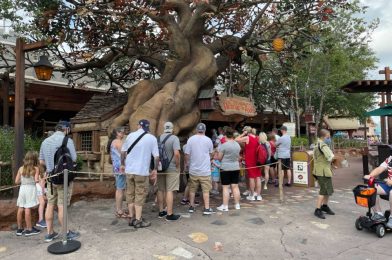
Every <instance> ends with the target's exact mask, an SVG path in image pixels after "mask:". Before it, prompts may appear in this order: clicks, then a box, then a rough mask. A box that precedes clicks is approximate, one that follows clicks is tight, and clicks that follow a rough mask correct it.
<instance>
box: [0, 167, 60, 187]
mask: <svg viewBox="0 0 392 260" xmlns="http://www.w3.org/2000/svg"><path fill="white" fill-rule="evenodd" d="M63 173H64V172H59V173H56V174H55V175H52V176H47V177H44V178H42V179H43V180H49V179H51V178H54V177H57V176H59V175H61V174H63ZM34 184H35V183H34ZM20 186H22V184H17V185H14V186H9V187H5V188H0V192H2V191H6V190H12V189H14V188H18V187H20Z"/></svg>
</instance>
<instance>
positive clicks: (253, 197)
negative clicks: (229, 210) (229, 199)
mask: <svg viewBox="0 0 392 260" xmlns="http://www.w3.org/2000/svg"><path fill="white" fill-rule="evenodd" d="M246 199H247V200H250V201H255V196H253V195H248V197H246Z"/></svg>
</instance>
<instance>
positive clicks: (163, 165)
mask: <svg viewBox="0 0 392 260" xmlns="http://www.w3.org/2000/svg"><path fill="white" fill-rule="evenodd" d="M171 136H172V135H171V134H169V135H167V136H166V137H165V139H163V141H162V142H161V141H160V139H161V137H158V151H159V165H158V172H164V171H166V170H167V169H169V166H170V163H171V161H172V160H173V157H174V153H173V156H172V157H171V158H170V159H169V156H168V154H167V151H166V146H165V143H166V141H167V140H168V139H169V138H170V137H171Z"/></svg>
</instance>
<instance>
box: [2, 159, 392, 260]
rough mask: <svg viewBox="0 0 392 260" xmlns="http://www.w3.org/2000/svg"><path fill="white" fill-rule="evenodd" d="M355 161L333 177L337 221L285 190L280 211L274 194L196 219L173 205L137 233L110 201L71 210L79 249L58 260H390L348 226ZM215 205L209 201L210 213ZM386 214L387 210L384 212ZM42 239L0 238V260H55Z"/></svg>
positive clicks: (386, 242)
mask: <svg viewBox="0 0 392 260" xmlns="http://www.w3.org/2000/svg"><path fill="white" fill-rule="evenodd" d="M361 165H362V164H361V160H360V158H353V159H351V160H350V168H345V169H338V170H336V175H335V179H334V181H335V187H336V193H335V195H334V196H333V198H332V200H331V202H330V206H331V208H332V209H333V210H335V212H336V213H337V215H336V216H328V217H327V219H326V220H320V219H317V218H315V217H314V216H313V211H314V201H315V197H316V194H317V191H316V190H315V189H314V188H312V189H302V188H286V189H285V195H286V201H285V203H283V204H281V203H279V200H278V198H279V196H278V193H277V189H274V188H272V187H271V188H270V189H269V190H268V191H267V192H266V194H265V195H264V201H262V202H260V203H248V202H245V201H244V200H243V203H242V208H241V210H239V211H236V210H234V209H233V210H230V211H229V212H228V213H223V214H222V213H217V214H214V215H212V216H202V214H201V209H200V208H201V207H199V208H198V210H197V211H196V213H194V214H192V215H190V214H188V213H187V207H185V206H181V205H177V207H176V212H178V213H181V214H182V215H183V218H182V219H181V220H180V221H179V222H177V223H169V222H166V221H164V220H160V219H158V218H156V215H157V212H155V210H154V208H153V207H152V206H151V203H150V204H149V205H148V206H147V207H146V210H145V214H144V215H145V217H146V218H147V219H149V220H152V226H151V227H149V228H147V229H140V230H135V229H133V228H130V227H128V226H127V223H126V221H125V220H122V219H116V218H114V216H113V200H97V201H91V202H86V201H80V202H77V203H75V204H74V205H73V206H72V207H71V209H70V216H71V218H70V222H71V227H72V228H73V229H76V230H79V231H80V232H81V234H82V236H81V238H80V241H81V242H82V248H81V249H80V250H79V251H77V252H75V253H73V254H69V255H66V256H62V257H61V259H78V260H81V259H162V260H165V259H170V260H173V259H241V258H242V259H273V258H274V259H383V260H385V259H388V258H389V257H392V251H391V250H390V249H389V248H390V245H391V243H392V234H387V235H386V236H385V237H384V238H382V239H379V238H377V237H376V235H375V234H374V233H371V232H367V231H361V232H360V231H357V230H356V229H355V227H354V222H355V219H356V217H357V216H358V215H359V214H362V213H364V212H365V209H364V208H361V207H358V206H356V205H355V203H354V199H353V195H352V191H351V190H352V188H353V187H354V186H355V185H356V184H358V183H360V180H361V174H362V170H361ZM219 202H220V200H218V199H213V201H212V203H213V204H214V206H217V204H218V203H219ZM384 206H386V205H385V204H384ZM47 246H48V244H47V243H45V242H44V241H43V234H41V235H39V236H35V237H30V238H25V237H16V236H15V235H14V234H13V233H11V232H0V258H2V259H26V258H28V257H31V256H34V257H35V258H37V259H43V258H48V257H49V258H50V259H57V258H58V259H60V257H59V256H52V255H49V254H48V253H47V251H46V249H47Z"/></svg>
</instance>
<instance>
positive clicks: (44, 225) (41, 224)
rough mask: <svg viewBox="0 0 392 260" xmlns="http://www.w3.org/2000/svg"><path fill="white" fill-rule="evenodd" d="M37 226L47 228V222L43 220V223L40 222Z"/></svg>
mask: <svg viewBox="0 0 392 260" xmlns="http://www.w3.org/2000/svg"><path fill="white" fill-rule="evenodd" d="M35 225H36V226H37V227H41V228H46V222H45V220H44V219H43V220H41V221H38V222H37V224H35Z"/></svg>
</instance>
